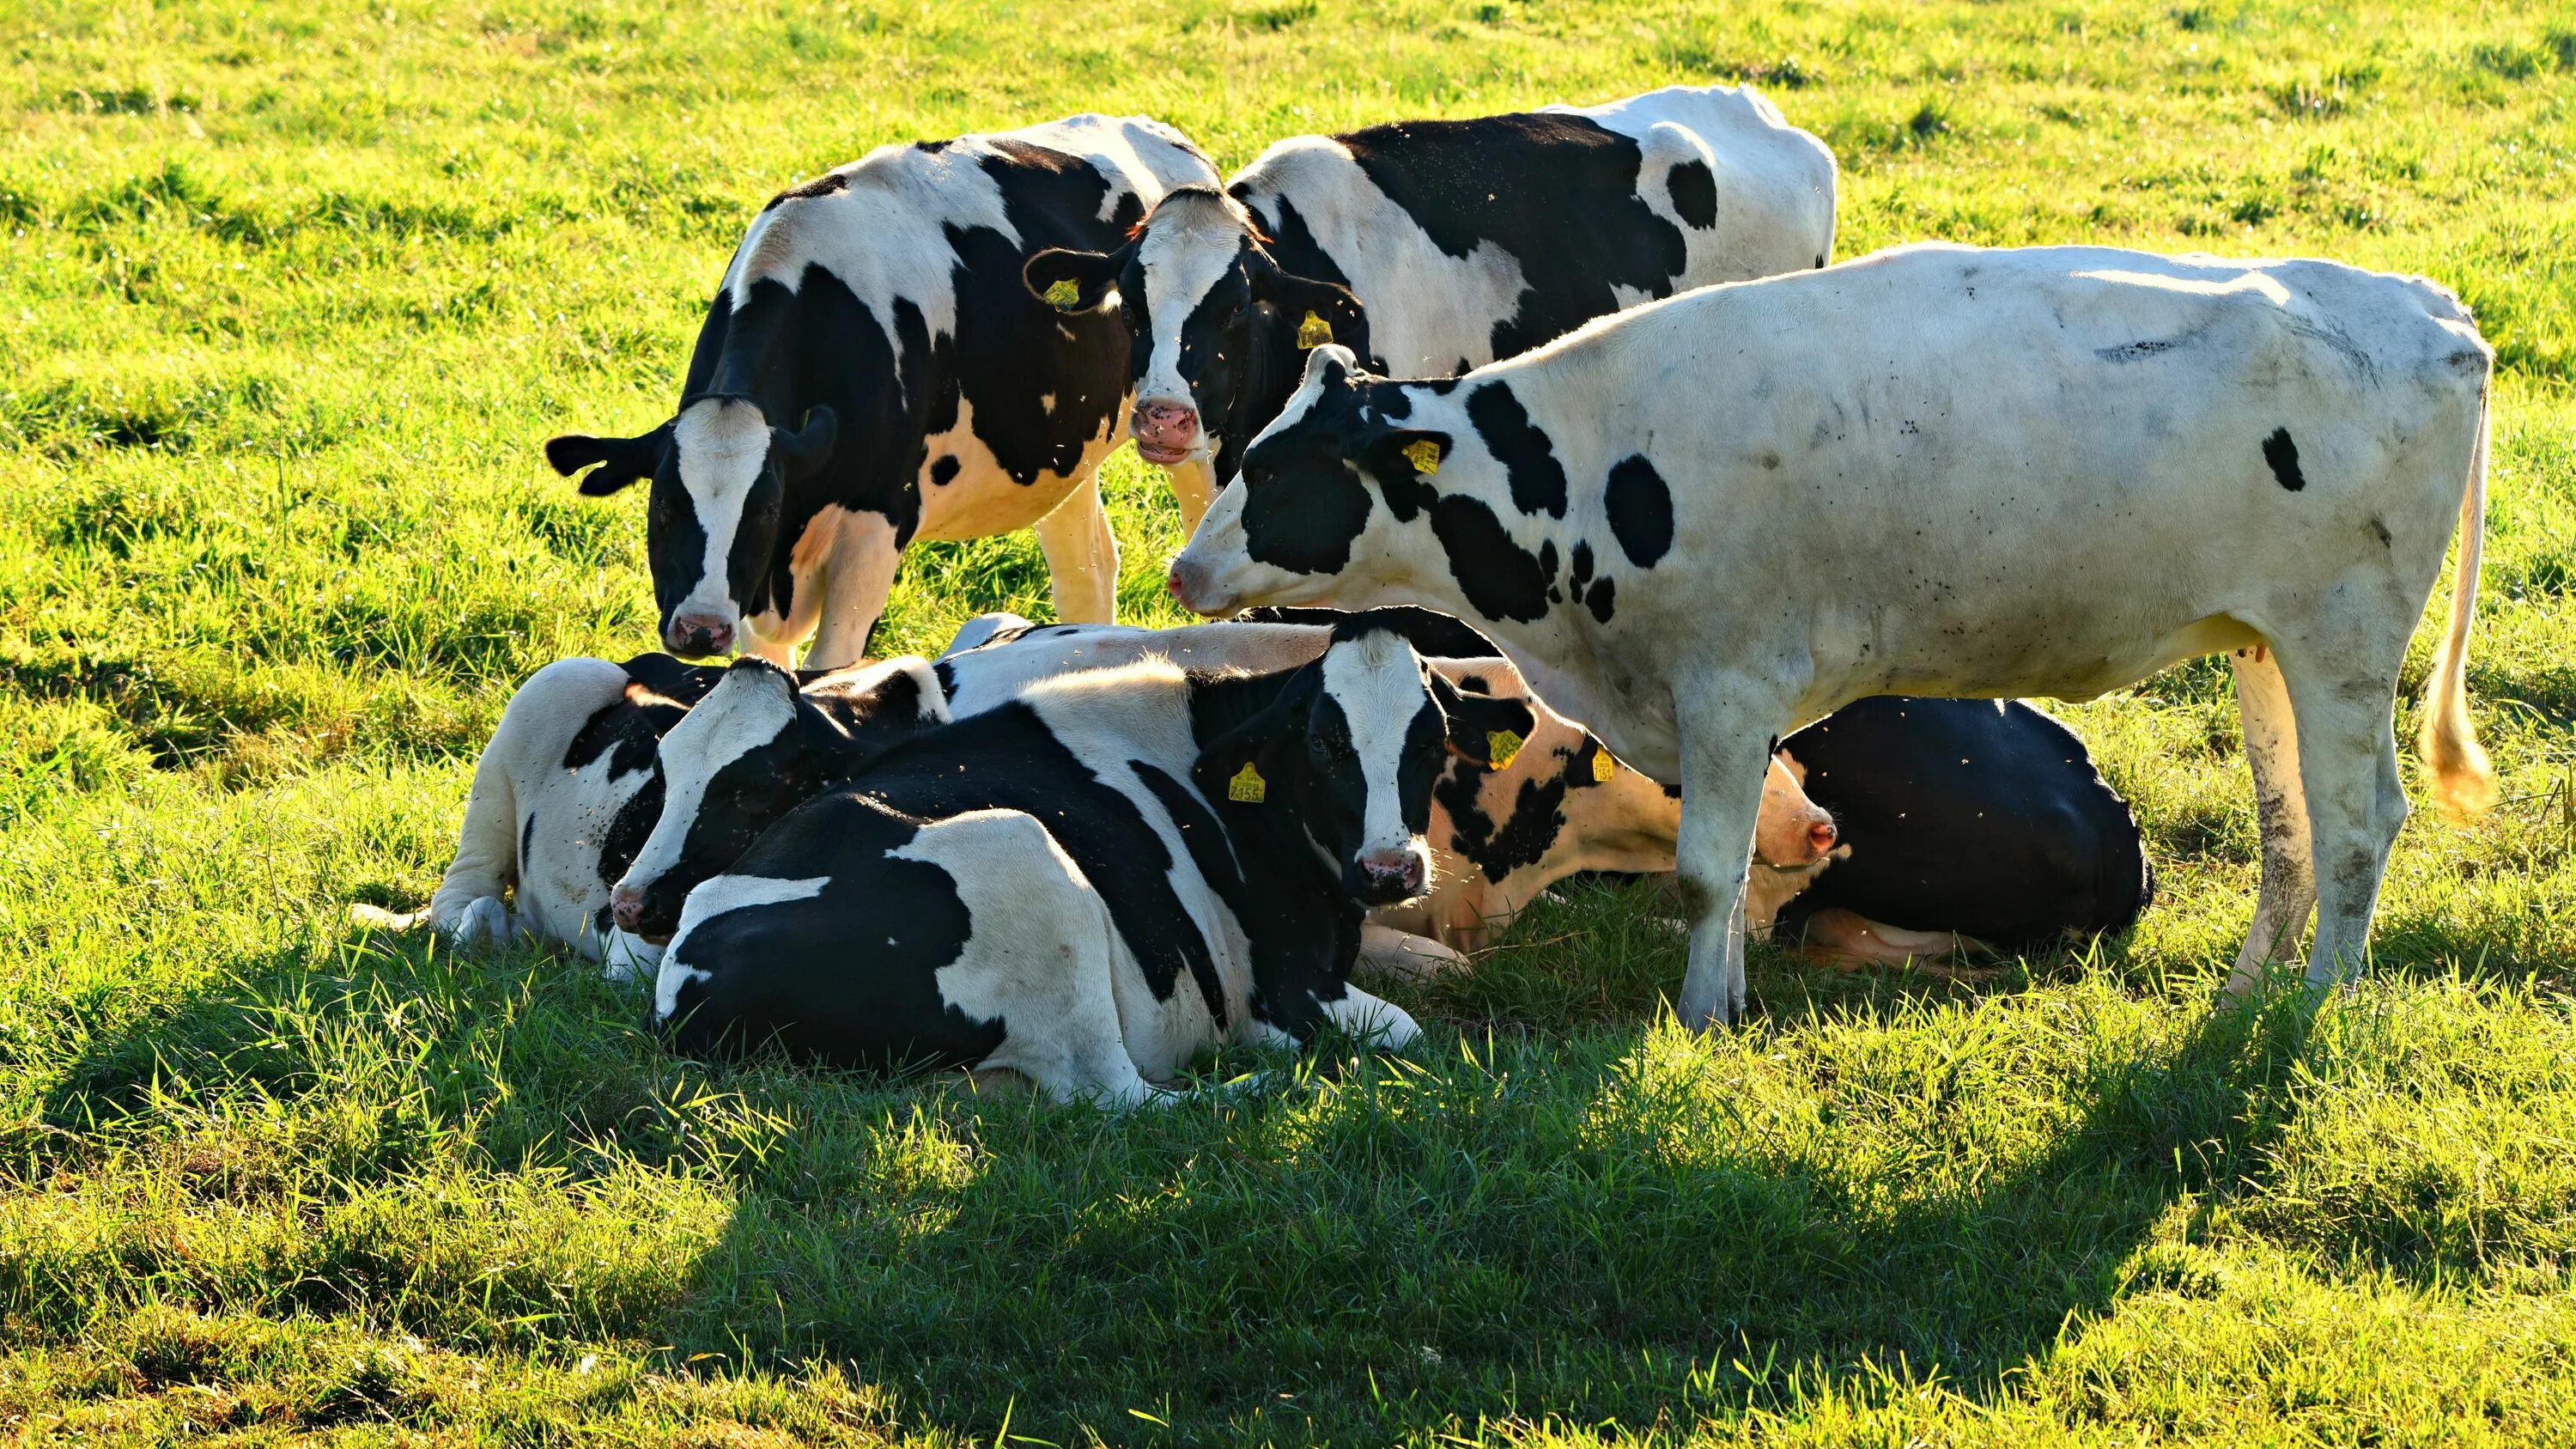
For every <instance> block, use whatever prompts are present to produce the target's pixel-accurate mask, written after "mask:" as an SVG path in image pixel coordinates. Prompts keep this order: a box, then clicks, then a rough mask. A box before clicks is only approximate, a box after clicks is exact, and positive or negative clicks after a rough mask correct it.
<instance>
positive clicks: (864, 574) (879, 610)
mask: <svg viewBox="0 0 2576 1449" xmlns="http://www.w3.org/2000/svg"><path fill="white" fill-rule="evenodd" d="M902 561H903V549H902V547H901V546H900V545H898V544H897V543H896V542H895V526H894V520H893V519H891V518H888V517H886V516H885V515H884V514H882V513H873V512H869V511H867V510H864V509H856V510H852V511H851V512H849V513H846V514H843V515H842V517H841V523H840V529H839V533H838V536H837V537H836V538H835V539H834V540H833V546H832V550H831V553H830V555H829V556H828V557H827V559H826V560H825V561H824V564H823V579H822V584H823V609H822V613H821V616H820V617H819V618H818V619H817V620H816V622H815V625H814V642H813V643H812V644H811V645H809V646H808V647H807V648H806V650H805V667H806V668H808V669H841V668H845V667H847V666H849V665H852V664H856V663H858V662H859V660H860V658H861V657H862V656H863V655H865V654H866V652H867V647H868V631H869V630H871V629H874V628H875V627H876V626H877V616H878V615H880V614H883V613H884V612H885V606H886V596H887V595H888V594H891V593H893V592H894V571H895V566H896V565H897V564H899V563H901V562H902Z"/></svg>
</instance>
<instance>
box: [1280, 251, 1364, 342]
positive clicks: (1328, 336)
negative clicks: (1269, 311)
mask: <svg viewBox="0 0 2576 1449" xmlns="http://www.w3.org/2000/svg"><path fill="white" fill-rule="evenodd" d="M1252 295H1253V296H1254V297H1255V298H1257V299H1259V300H1261V301H1264V302H1267V303H1269V304H1270V305H1271V306H1273V307H1276V308H1278V309H1279V315H1280V317H1281V318H1282V319H1283V321H1284V322H1285V323H1286V324H1287V326H1288V327H1289V328H1291V329H1292V330H1293V331H1294V332H1295V334H1296V338H1297V350H1298V351H1300V352H1304V351H1308V350H1310V349H1312V348H1316V347H1320V346H1322V345H1323V344H1325V343H1327V342H1334V343H1339V344H1340V345H1342V346H1343V347H1346V348H1349V349H1350V351H1351V355H1352V356H1353V357H1355V358H1356V357H1366V356H1368V355H1369V341H1368V309H1367V308H1365V307H1362V306H1361V305H1360V299H1359V298H1358V297H1356V296H1354V295H1352V292H1351V289H1350V288H1348V287H1345V286H1343V285H1342V284H1341V283H1339V282H1327V281H1323V280H1320V279H1318V278H1315V277H1300V276H1297V275H1296V274H1294V273H1292V272H1283V271H1281V270H1279V269H1278V268H1277V267H1275V266H1274V267H1257V268H1255V269H1254V270H1253V273H1252Z"/></svg>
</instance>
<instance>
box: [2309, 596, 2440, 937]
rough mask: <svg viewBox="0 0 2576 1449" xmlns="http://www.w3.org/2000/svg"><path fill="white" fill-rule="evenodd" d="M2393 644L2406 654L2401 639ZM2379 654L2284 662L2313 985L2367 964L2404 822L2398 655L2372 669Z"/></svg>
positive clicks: (2354, 649)
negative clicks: (2302, 803)
mask: <svg viewBox="0 0 2576 1449" xmlns="http://www.w3.org/2000/svg"><path fill="white" fill-rule="evenodd" d="M2410 622H2411V621H2410ZM2397 639H2398V647H2399V648H2401V649H2402V648H2403V647H2404V640H2405V635H2404V634H2403V633H2402V632H2401V633H2399V634H2398V635H2397ZM2276 652H2277V650H2276ZM2381 652H2382V651H2379V650H2374V649H2372V648H2371V647H2370V646H2369V644H2368V643H2367V642H2361V643H2351V642H2348V641H2344V640H2337V641H2334V643H2332V644H2331V645H2329V646H2328V647H2325V648H2322V649H2314V650H2302V651H2301V652H2300V653H2299V654H2297V655H2294V656H2292V657H2290V658H2287V659H2285V660H2283V661H2282V666H2283V667H2282V674H2283V676H2284V677H2285V678H2286V679H2287V681H2288V683H2289V686H2290V702H2291V710H2292V712H2293V713H2294V714H2295V715H2296V716H2297V722H2298V737H2299V782H2300V785H2301V787H2302V788H2303V789H2304V790H2305V792H2306V794H2307V804H2308V839H2309V841H2310V842H2311V845H2312V849H2311V851H2310V854H2309V860H2310V869H2311V870H2312V871H2313V872H2314V874H2315V879H2316V893H2317V933H2316V938H2315V939H2314V940H2313V941H2312V942H2311V943H2310V944H2309V946H2308V984H2309V985H2310V986H2311V987H2317V988H2322V987H2327V986H2332V985H2336V984H2338V983H2340V982H2342V981H2344V980H2346V979H2348V978H2350V977H2351V976H2353V975H2355V974H2357V973H2359V972H2360V971H2361V970H2362V968H2363V967H2364V966H2365V965H2367V964H2368V961H2369V951H2370V918H2371V916H2372V915H2373V913H2375V912H2376V911H2377V910H2378V908H2379V883H2380V878H2381V876H2382V875H2383V874H2384V873H2385V872H2386V871H2387V868H2388V850H2389V847H2390V846H2392V845H2394V844H2395V843H2396V840H2397V831H2398V827H2400V826H2402V825H2404V824H2405V823H2406V814H2407V810H2406V788H2405V786H2404V785H2403V784H2402V783H2401V782H2400V781H2399V779H2398V776H2397V735H2396V732H2395V729H2394V719H2393V717H2392V707H2393V704H2394V701H2395V696H2396V679H2397V669H2396V663H2395V659H2394V657H2391V658H2390V659H2389V661H2388V663H2387V665H2386V667H2385V669H2381V668H2374V667H2372V666H2374V665H2376V664H2378V663H2379V659H2378V656H2379V654H2380V653H2381ZM2319 665H2322V666H2323V667H2322V668H2319V667H2318V666H2319Z"/></svg>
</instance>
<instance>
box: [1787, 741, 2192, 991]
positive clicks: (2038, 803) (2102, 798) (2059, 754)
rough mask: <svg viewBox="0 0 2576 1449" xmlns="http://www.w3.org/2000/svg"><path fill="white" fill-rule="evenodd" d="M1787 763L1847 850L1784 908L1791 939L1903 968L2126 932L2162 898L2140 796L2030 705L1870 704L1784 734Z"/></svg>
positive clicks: (1826, 952)
mask: <svg viewBox="0 0 2576 1449" xmlns="http://www.w3.org/2000/svg"><path fill="white" fill-rule="evenodd" d="M1780 764H1781V766H1782V767H1784V769H1785V772H1786V773H1789V774H1791V775H1793V776H1795V777H1796V779H1797V782H1798V784H1799V785H1800V786H1801V787H1802V789H1803V791H1804V793H1805V795H1806V796H1807V797H1808V798H1810V799H1812V800H1813V801H1814V802H1815V804H1816V805H1817V806H1818V807H1820V808H1822V809H1824V810H1827V811H1829V812H1831V813H1832V815H1833V818H1834V824H1835V825H1836V827H1837V828H1838V829H1839V830H1840V831H1841V833H1842V838H1843V840H1844V841H1845V842H1846V845H1847V848H1846V849H1845V850H1843V851H1839V852H1837V853H1836V854H1837V859H1836V860H1835V861H1834V862H1833V864H1832V868H1831V869H1829V870H1826V871H1823V872H1822V873H1821V874H1820V875H1819V876H1818V877H1817V878H1816V879H1814V880H1813V881H1812V882H1805V881H1801V882H1799V883H1798V886H1799V889H1798V890H1797V891H1796V892H1795V893H1793V894H1792V895H1791V896H1790V897H1789V898H1787V899H1785V900H1784V901H1782V902H1781V904H1780V905H1779V907H1778V908H1777V909H1776V917H1777V920H1776V924H1775V927H1774V929H1773V932H1772V937H1771V938H1772V940H1774V941H1776V942H1779V943H1781V944H1784V945H1803V946H1805V947H1806V948H1807V949H1808V950H1809V951H1811V952H1815V953H1818V954H1821V955H1825V956H1829V957H1833V958H1837V959H1842V960H1857V961H1874V962H1882V963H1887V964H1896V963H1900V962H1905V961H1925V960H1932V959H1936V958H1940V957H1945V956H1949V955H1951V954H1953V953H1954V952H1955V951H1959V950H1962V949H1964V950H1968V951H1976V952H1983V953H1987V954H2018V953H2021V952H2026V951H2034V950H2045V949H2047V948H2049V947H2052V946H2056V945H2060V944H2062V943H2064V942H2066V941H2068V940H2085V939H2089V938H2091V937H2094V936H2098V935H2101V934H2102V933H2104V932H2107V931H2121V930H2126V929H2128V928H2129V927H2130V926H2131V925H2134V924H2135V923H2136V922H2137V919H2138V917H2139V915H2140V914H2141V913H2143V912H2144V911H2145V910H2146V908H2147V905H2148V903H2149V902H2150V901H2152V900H2153V899H2154V898H2155V869H2154V867H2153V866H2152V865H2151V864H2150V863H2149V861H2148V859H2147V853H2146V841H2145V839H2144V837H2143V836H2142V835H2141V834H2140V832H2139V830H2138V822H2137V817H2136V816H2134V815H2132V814H2131V813H2130V811H2129V803H2128V802H2127V801H2126V800H2123V799H2121V798H2120V795H2119V792H2117V791H2115V790H2113V789H2112V788H2111V786H2110V785H2109V783H2108V782H2106V781H2105V780H2103V778H2102V776H2101V775H2100V774H2099V773H2098V772H2097V771H2095V769H2094V768H2093V757H2092V755H2091V754H2090V753H2089V752H2088V751H2086V750H2085V748H2084V742H2083V741H2082V740H2080V739H2077V738H2076V737H2075V733H2074V731H2072V730H2069V729H2068V728H2066V726H2064V725H2062V724H2060V723H2058V722H2057V721H2056V720H2053V719H2051V718H2049V717H2048V716H2047V715H2045V714H2042V713H2041V712H2039V711H2038V710H2036V709H2033V708H2031V707H2030V706H2029V705H2026V704H2023V703H2022V702H2020V701H2019V700H1982V699H1973V700H1972V699H1915V698H1908V697H1905V696H1901V695H1882V696H1878V697H1875V698H1871V699H1863V700H1857V701H1854V702H1853V703H1851V704H1847V705H1845V706H1843V707H1842V708H1841V709H1838V710H1836V711H1834V712H1833V713H1832V714H1831V715H1828V716H1826V717H1825V718H1823V719H1820V720H1818V721H1816V722H1815V723H1814V724H1811V725H1809V726H1807V727H1806V728H1805V729H1802V730H1800V731H1798V732H1797V733H1796V734H1794V735H1791V736H1790V737H1789V738H1787V739H1785V740H1783V741H1781V742H1780ZM1764 808H1765V811H1766V814H1767V812H1768V810H1769V801H1768V799H1767V798H1766V799H1765V801H1764ZM1762 854H1763V851H1762V847H1761V846H1760V844H1759V837H1758V836H1757V844H1756V848H1755V855H1756V857H1757V859H1759V858H1760V857H1761V856H1762ZM1762 883H1763V882H1762V876H1761V874H1760V873H1759V872H1757V873H1756V874H1755V876H1754V884H1755V887H1756V888H1757V893H1758V888H1759V887H1760V886H1761V885H1762ZM1747 922H1748V924H1752V925H1759V924H1761V921H1760V918H1759V914H1758V913H1757V912H1756V911H1754V910H1752V909H1748V911H1747Z"/></svg>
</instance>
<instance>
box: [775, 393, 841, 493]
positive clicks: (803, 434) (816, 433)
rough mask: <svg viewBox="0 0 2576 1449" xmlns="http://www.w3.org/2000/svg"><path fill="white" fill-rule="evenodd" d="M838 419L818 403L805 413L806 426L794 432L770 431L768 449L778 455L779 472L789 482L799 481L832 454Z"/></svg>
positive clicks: (838, 424) (838, 426)
mask: <svg viewBox="0 0 2576 1449" xmlns="http://www.w3.org/2000/svg"><path fill="white" fill-rule="evenodd" d="M840 431H841V425H840V419H839V418H838V417H836V416H834V415H833V412H832V410H831V409H830V408H827V407H821V406H817V407H816V408H815V409H814V410H813V411H812V412H809V413H807V414H806V415H805V426H804V427H802V428H799V429H797V430H796V431H795V432H792V433H791V432H789V431H787V430H786V429H785V428H771V429H770V430H769V446H770V450H771V451H772V452H774V453H776V454H777V455H778V474H779V476H780V477H781V478H784V479H785V480H786V481H788V482H790V483H797V482H802V481H803V480H804V479H806V478H808V477H811V476H812V475H813V473H814V470H815V469H817V468H820V467H822V466H823V460H824V459H826V458H829V457H831V456H832V443H833V440H834V439H836V438H838V437H839V436H840Z"/></svg>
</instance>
